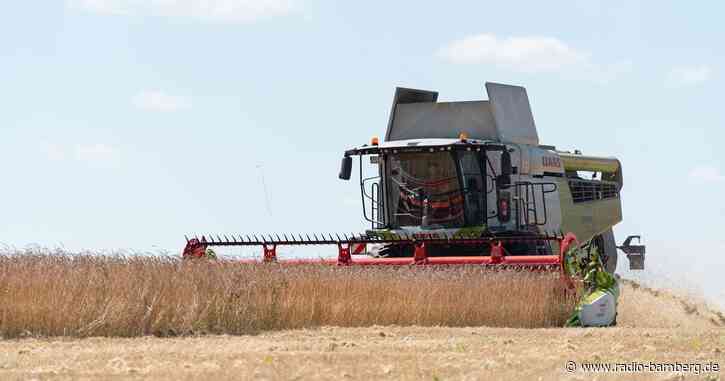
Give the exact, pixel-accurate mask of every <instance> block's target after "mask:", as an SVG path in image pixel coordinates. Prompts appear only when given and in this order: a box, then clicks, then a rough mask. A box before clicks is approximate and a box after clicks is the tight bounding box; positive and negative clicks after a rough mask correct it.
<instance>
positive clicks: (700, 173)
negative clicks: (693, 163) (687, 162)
mask: <svg viewBox="0 0 725 381" xmlns="http://www.w3.org/2000/svg"><path fill="white" fill-rule="evenodd" d="M690 178H691V179H693V180H696V181H699V182H705V183H719V182H723V181H725V176H723V174H722V173H721V172H720V169H718V168H716V167H713V166H709V165H703V166H699V167H695V168H693V169H692V170H691V171H690Z"/></svg>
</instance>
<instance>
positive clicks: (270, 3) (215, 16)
mask: <svg viewBox="0 0 725 381" xmlns="http://www.w3.org/2000/svg"><path fill="white" fill-rule="evenodd" d="M66 4H67V6H68V7H70V8H76V9H83V10H86V11H90V12H94V13H100V14H128V15H144V16H145V15H151V16H161V17H184V18H194V19H200V20H205V21H208V22H224V23H246V22H252V21H255V20H257V19H260V18H263V17H268V16H275V15H282V14H286V13H289V12H290V11H291V10H292V0H66Z"/></svg>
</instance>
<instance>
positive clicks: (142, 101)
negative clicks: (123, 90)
mask: <svg viewBox="0 0 725 381" xmlns="http://www.w3.org/2000/svg"><path fill="white" fill-rule="evenodd" d="M132 102H133V104H134V106H136V107H138V108H139V109H141V110H144V111H155V112H174V111H178V110H181V109H183V108H187V107H189V106H190V104H189V101H188V100H187V99H186V98H183V97H179V96H176V95H169V94H166V93H164V92H163V91H160V90H148V91H142V92H140V93H138V94H136V95H135V96H134V97H133V99H132Z"/></svg>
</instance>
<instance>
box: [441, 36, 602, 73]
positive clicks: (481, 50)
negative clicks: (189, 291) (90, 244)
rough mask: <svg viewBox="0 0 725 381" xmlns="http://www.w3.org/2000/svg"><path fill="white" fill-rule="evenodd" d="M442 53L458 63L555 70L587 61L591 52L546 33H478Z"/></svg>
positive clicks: (542, 70) (527, 70)
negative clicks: (503, 34)
mask: <svg viewBox="0 0 725 381" xmlns="http://www.w3.org/2000/svg"><path fill="white" fill-rule="evenodd" d="M438 54H439V56H441V57H443V58H445V59H446V60H448V61H450V62H452V63H458V64H494V65H497V66H501V67H506V68H511V69H514V70H516V71H522V72H545V71H556V70H559V69H562V68H565V67H567V66H572V65H577V64H582V63H585V62H587V61H588V55H587V54H585V53H583V52H580V51H578V50H576V49H574V48H572V47H570V46H568V45H567V44H565V43H564V42H562V41H560V40H558V39H556V38H553V37H543V36H524V37H507V38H498V37H496V36H495V35H493V34H479V35H475V36H469V37H466V38H463V39H461V40H457V41H453V42H451V43H449V44H448V45H446V46H444V47H443V48H441V49H440V50H439V52H438Z"/></svg>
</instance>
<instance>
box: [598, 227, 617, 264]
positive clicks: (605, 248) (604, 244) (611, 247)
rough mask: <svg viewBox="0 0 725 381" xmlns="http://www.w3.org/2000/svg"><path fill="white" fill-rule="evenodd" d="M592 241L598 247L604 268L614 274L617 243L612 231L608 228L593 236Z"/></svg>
mask: <svg viewBox="0 0 725 381" xmlns="http://www.w3.org/2000/svg"><path fill="white" fill-rule="evenodd" d="M594 243H595V244H596V245H597V248H598V249H599V255H600V257H601V258H602V264H603V265H604V269H605V270H607V272H608V273H610V274H614V272H615V271H617V243H616V242H615V241H614V232H613V231H612V229H611V228H610V229H609V230H607V231H605V232H604V233H602V234H600V235H598V236H596V237H594Z"/></svg>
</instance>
